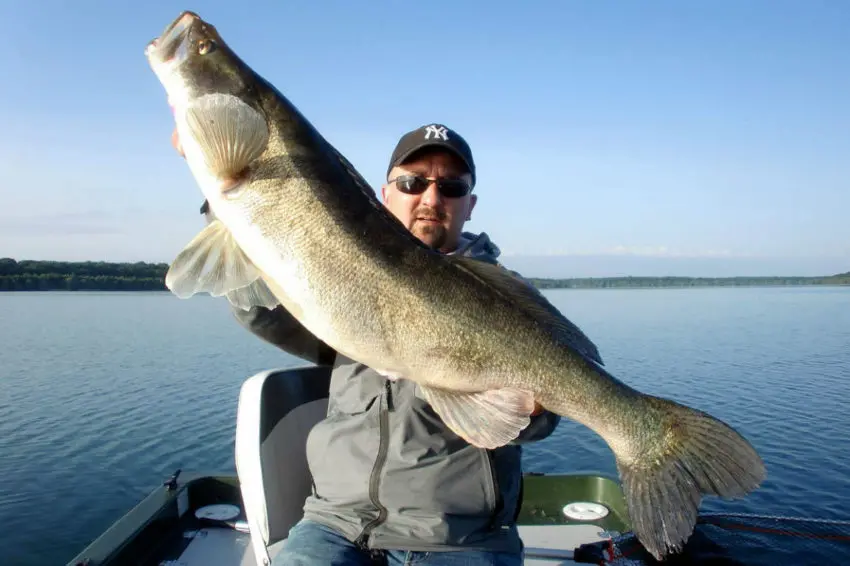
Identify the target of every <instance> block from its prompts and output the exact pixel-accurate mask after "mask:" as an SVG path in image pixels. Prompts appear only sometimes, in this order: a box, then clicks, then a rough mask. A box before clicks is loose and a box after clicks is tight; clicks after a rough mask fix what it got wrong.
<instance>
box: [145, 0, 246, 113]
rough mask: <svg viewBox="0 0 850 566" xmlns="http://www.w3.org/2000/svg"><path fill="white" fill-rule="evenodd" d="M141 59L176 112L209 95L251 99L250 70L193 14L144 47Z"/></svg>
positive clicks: (182, 15) (180, 19)
mask: <svg viewBox="0 0 850 566" xmlns="http://www.w3.org/2000/svg"><path fill="white" fill-rule="evenodd" d="M145 56H146V57H147V60H148V63H149V64H150V66H151V69H152V70H153V72H154V74H155V75H156V76H157V78H158V79H159V81H160V83H161V84H162V86H163V87H164V88H165V91H166V93H167V95H168V101H169V104H170V105H171V107H172V109H173V110H175V111H179V110H181V109H183V108H185V107H186V106H187V105H188V104H190V103H191V101H193V100H196V99H198V98H201V97H203V96H205V95H209V94H227V95H232V96H236V97H238V98H240V99H242V100H243V101H248V100H250V99H251V98H252V95H251V85H252V84H253V83H254V78H253V72H252V71H251V69H250V68H249V67H248V66H247V65H246V64H245V63H244V62H243V61H242V60H241V59H240V58H239V57H238V56H237V55H236V53H234V52H233V50H231V49H230V47H228V45H227V44H226V43H225V42H224V40H223V39H222V38H221V36H220V35H219V33H218V31H217V30H216V28H215V26H213V25H212V24H209V23H207V22H205V21H204V20H202V19H201V18H200V16H198V15H197V14H196V13H194V12H189V11H186V12H183V13H181V14H180V15H179V16H178V17H177V18H176V19H175V20H174V21H172V22H171V23H170V24H169V25H168V26H167V27H166V28H165V30H164V31H163V33H162V35H160V36H159V37H158V38H156V39H154V40H152V41H151V42H150V43H148V45H147V47H146V48H145Z"/></svg>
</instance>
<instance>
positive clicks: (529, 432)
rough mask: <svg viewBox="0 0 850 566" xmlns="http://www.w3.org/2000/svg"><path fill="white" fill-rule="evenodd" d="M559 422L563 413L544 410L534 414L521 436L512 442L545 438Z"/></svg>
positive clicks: (526, 441) (520, 442)
mask: <svg viewBox="0 0 850 566" xmlns="http://www.w3.org/2000/svg"><path fill="white" fill-rule="evenodd" d="M559 422H561V415H557V414H555V413H552V412H550V411H543V412H542V413H540V414H538V415H534V416H533V417H531V422H530V423H529V424H528V426H527V427H525V428H524V429H522V432H520V433H519V436H517V437H516V439H515V440H512V441H511V442H510V444H515V445H516V444H526V443H528V442H536V441H538V440H543V439H544V438H546V437H547V436H549V435H550V434H552V432H553V431H554V430H555V427H557V426H558V423H559Z"/></svg>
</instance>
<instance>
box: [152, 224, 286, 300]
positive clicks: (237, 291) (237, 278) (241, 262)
mask: <svg viewBox="0 0 850 566" xmlns="http://www.w3.org/2000/svg"><path fill="white" fill-rule="evenodd" d="M165 285H166V287H168V289H169V290H170V291H171V292H172V293H174V294H175V295H176V296H178V297H180V298H181V299H188V298H189V297H192V296H193V295H196V294H198V293H209V294H210V295H212V296H213V297H221V296H222V295H224V296H226V297H227V299H228V300H229V301H230V302H231V303H232V304H233V305H234V306H236V307H238V308H241V309H243V310H249V309H250V308H251V307H252V306H262V307H265V308H268V309H273V308H275V307H276V306H277V305H278V303H279V301H278V300H277V298H276V297H275V296H274V294H272V292H271V290H269V288H268V287H267V286H266V284H265V283H264V282H263V279H262V277H261V276H260V271H259V269H257V267H256V266H255V265H254V264H253V263H252V262H251V260H250V259H249V258H248V256H246V255H245V253H244V252H243V251H242V248H240V247H239V246H238V245H237V244H236V241H235V240H234V239H233V235H232V234H231V233H230V230H228V229H227V228H226V227H225V226H224V224H223V223H222V222H221V221H220V220H213V221H212V222H210V223H209V224H208V225H207V226H206V227H205V228H204V229H203V230H201V231H200V233H198V235H197V236H195V237H194V238H193V239H192V241H191V242H189V243H188V244H187V245H186V247H185V248H183V250H182V251H181V252H180V253H179V254H178V255H177V257H176V258H175V259H174V261H173V262H172V263H171V266H170V267H169V269H168V273H166V275H165Z"/></svg>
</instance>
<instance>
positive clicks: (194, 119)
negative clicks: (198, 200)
mask: <svg viewBox="0 0 850 566" xmlns="http://www.w3.org/2000/svg"><path fill="white" fill-rule="evenodd" d="M145 53H146V56H147V58H148V60H149V62H150V65H151V67H152V69H153V71H154V72H155V74H156V75H157V77H158V78H159V80H160V81H161V83H162V85H163V87H164V88H165V91H166V92H167V95H168V100H169V103H170V105H171V106H172V108H173V112H174V119H175V121H176V128H177V131H178V133H179V136H180V140H181V143H182V148H183V152H184V155H185V157H186V161H187V163H188V165H189V167H190V168H191V171H192V173H193V175H194V177H195V179H196V181H197V182H198V184H199V186H200V188H201V190H202V192H203V194H204V196H205V197H206V199H207V201H208V202H209V206H210V208H211V210H212V212H213V214H214V218H215V219H214V220H213V221H212V222H211V223H210V224H208V225H207V227H206V228H205V229H204V230H202V231H201V232H200V234H198V235H197V236H196V237H195V238H194V239H193V240H192V241H191V242H190V243H189V244H188V245H187V246H186V248H185V249H184V250H182V251H181V252H180V254H179V255H178V256H177V257H176V259H175V260H174V262H173V263H172V265H171V267H170V269H169V272H168V275H167V278H166V283H167V285H168V287H169V288H170V289H171V291H172V292H173V293H175V294H176V295H177V296H178V297H181V298H187V297H190V296H192V295H194V294H196V293H202V292H203V293H208V294H211V295H213V296H226V297H227V298H228V300H230V301H231V302H232V303H233V304H234V305H236V306H238V307H240V308H243V309H248V308H250V307H251V306H253V305H260V306H264V307H267V308H273V307H274V306H276V305H278V304H282V305H283V306H284V307H285V308H286V309H287V310H288V311H289V312H291V313H292V314H293V315H294V316H295V317H296V318H297V319H298V320H299V321H300V322H301V323H302V324H303V325H304V326H305V327H306V328H307V329H309V330H310V331H311V332H312V333H313V334H315V335H316V336H317V337H318V338H320V339H321V340H323V341H324V342H326V343H327V344H329V345H330V346H332V347H333V348H335V349H336V350H337V351H339V352H341V353H343V354H345V355H346V356H349V357H350V358H352V359H354V360H358V361H360V362H362V363H364V364H366V365H368V366H370V367H372V368H374V369H376V370H377V371H379V372H381V373H383V374H384V375H387V376H390V377H393V378H406V379H410V380H413V381H415V382H416V383H417V384H418V385H419V389H421V392H422V396H423V398H424V399H426V400H427V401H428V402H429V403H430V404H431V405H432V407H433V409H434V410H435V411H436V413H437V414H439V415H440V417H441V418H442V419H443V421H444V422H445V423H446V425H448V426H449V427H450V428H451V429H452V430H453V431H455V432H456V433H457V434H458V435H460V436H461V437H463V438H465V439H466V440H467V441H468V442H469V443H471V444H473V445H476V446H480V447H484V448H494V447H497V446H501V445H503V444H505V443H507V442H509V441H511V440H512V439H513V438H515V437H516V436H517V434H518V433H519V432H520V431H521V430H522V429H523V428H525V427H526V426H527V425H528V423H529V415H530V413H531V412H532V411H533V408H534V403H535V401H536V402H538V403H540V404H541V405H542V406H543V407H545V408H546V409H548V410H550V411H553V412H555V413H557V414H559V415H562V416H564V417H567V418H570V419H573V420H575V421H577V422H579V423H581V424H583V425H584V426H586V427H588V428H590V429H591V430H593V431H595V432H596V433H597V434H599V436H601V437H602V438H603V439H604V440H605V442H607V444H608V446H609V447H610V448H611V450H612V451H613V452H614V454H615V456H616V462H617V467H618V470H619V474H620V477H621V480H622V484H623V489H624V493H625V496H626V501H627V505H628V512H629V515H630V518H631V521H632V525H633V528H634V531H635V534H636V535H637V536H638V538H639V540H640V541H641V542H642V543H643V545H644V546H645V547H646V548H647V550H649V551H650V552H651V553H652V554H653V555H654V556H655V557H656V558H661V557H663V556H664V555H666V554H669V553H670V552H675V551H677V550H679V549H681V548H682V546H683V544H684V542H685V541H686V540H687V539H688V537H689V536H690V534H691V533H692V531H693V527H694V524H695V522H696V518H697V511H698V506H699V504H700V501H701V499H702V495H703V494H714V495H719V496H724V497H735V496H742V495H744V494H746V493H748V492H749V491H751V490H753V489H755V488H756V487H757V486H758V485H759V484H760V483H761V481H762V480H763V478H764V475H765V470H764V466H763V463H762V461H761V459H760V458H759V455H758V454H757V453H756V451H755V450H754V449H753V447H752V446H751V445H750V444H749V443H748V442H747V441H746V440H745V439H744V438H742V437H741V435H739V434H738V433H737V432H736V431H735V430H734V429H732V428H731V427H729V426H728V425H726V424H724V423H723V422H721V421H719V420H717V419H715V418H713V417H711V416H710V415H708V414H706V413H704V412H700V411H697V410H694V409H691V408H688V407H685V406H683V405H681V404H678V403H675V402H673V401H669V400H666V399H662V398H658V397H653V396H649V395H644V394H642V393H640V392H638V391H636V390H635V389H633V388H631V387H629V386H628V385H626V384H624V383H622V382H620V381H619V380H617V379H615V378H614V377H612V376H611V375H610V374H609V373H608V372H607V371H605V369H603V367H602V361H601V360H600V358H599V354H598V352H597V350H596V347H595V346H594V345H593V343H592V342H591V341H590V340H589V339H588V338H587V337H586V336H585V335H584V334H583V333H582V332H581V331H580V330H579V329H578V328H577V327H576V326H575V325H574V324H572V323H571V322H570V321H568V320H567V319H566V318H565V317H564V316H562V315H561V314H560V313H559V312H558V311H557V310H556V309H555V308H554V307H553V306H552V305H551V304H549V303H548V302H547V301H546V299H545V298H544V297H543V296H542V295H541V294H540V293H538V292H537V291H536V290H534V289H533V288H531V287H529V286H528V285H526V284H525V283H524V282H522V281H521V280H519V279H518V278H516V277H514V276H513V275H512V274H511V273H510V272H508V271H506V270H504V269H503V268H501V267H499V266H496V265H490V264H486V263H483V262H478V261H476V260H472V259H467V258H463V257H456V256H446V255H443V254H440V253H438V252H436V251H434V250H432V249H430V248H428V247H427V246H425V245H424V244H422V243H421V242H420V241H419V240H418V239H416V238H415V237H414V236H413V235H411V234H410V233H409V232H408V231H407V230H406V229H405V228H404V226H403V225H402V224H401V223H400V222H398V221H397V220H396V219H395V217H393V216H392V215H391V214H390V213H389V212H388V211H387V210H386V209H385V208H384V207H383V205H382V204H381V203H380V202H379V201H378V200H377V197H376V196H375V194H374V192H373V191H372V189H371V188H370V187H369V186H368V185H367V183H366V182H365V181H364V180H363V178H362V177H361V176H360V175H359V174H358V173H357V171H356V170H355V169H354V167H352V165H351V164H350V163H349V162H348V161H347V160H346V159H345V158H344V157H343V156H342V155H340V153H339V152H338V151H336V150H335V149H334V148H333V147H332V146H331V144H330V143H328V142H327V141H326V140H325V139H324V138H323V137H322V136H321V135H320V134H319V133H318V132H317V131H316V129H315V128H314V127H313V126H312V125H311V124H310V123H309V122H308V121H307V120H306V119H305V118H304V116H302V115H301V113H300V112H299V111H298V110H297V109H296V108H295V106H294V105H293V104H292V103H291V102H290V101H289V100H287V99H286V98H285V97H284V96H283V95H282V94H280V93H279V92H278V91H277V90H276V89H275V88H274V87H273V86H272V85H271V84H269V83H268V82H267V81H265V80H264V79H263V78H261V77H260V76H258V75H257V74H256V73H255V72H254V71H253V70H252V69H251V68H250V67H249V66H248V65H247V64H245V63H244V62H243V61H242V60H241V59H240V58H239V57H238V56H237V55H236V54H235V53H234V52H233V51H232V50H231V49H230V48H229V47H228V46H227V45H226V44H225V43H224V41H222V39H221V37H220V36H219V34H218V33H217V31H216V30H215V28H214V27H213V26H212V25H210V24H208V23H206V22H204V21H203V20H201V19H200V18H199V17H198V16H197V15H196V14H193V13H191V12H184V13H183V14H181V15H180V16H179V17H178V18H177V19H176V20H175V21H174V22H173V23H171V24H170V25H169V26H168V27H167V28H166V30H165V31H164V33H163V34H162V36H160V37H159V38H158V39H155V40H154V41H152V42H151V43H150V44H149V45H148V46H147V49H146V52H145Z"/></svg>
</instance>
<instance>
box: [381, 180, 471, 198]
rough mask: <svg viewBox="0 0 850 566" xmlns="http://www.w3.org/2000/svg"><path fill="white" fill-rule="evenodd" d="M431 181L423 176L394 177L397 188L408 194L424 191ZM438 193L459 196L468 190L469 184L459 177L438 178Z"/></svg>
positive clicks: (449, 196)
mask: <svg viewBox="0 0 850 566" xmlns="http://www.w3.org/2000/svg"><path fill="white" fill-rule="evenodd" d="M430 184H431V181H429V180H428V179H426V178H424V177H413V176H404V177H399V178H398V179H396V185H397V186H398V189H399V190H400V191H401V192H403V193H407V194H410V195H418V194H420V193H423V192H425V190H426V189H427V188H428V185H430ZM437 186H438V187H439V190H440V194H442V195H443V196H444V197H447V198H460V197H462V196H466V194H467V193H468V192H469V185H467V184H466V183H464V182H463V181H461V180H459V179H440V181H439V182H438V183H437Z"/></svg>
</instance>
